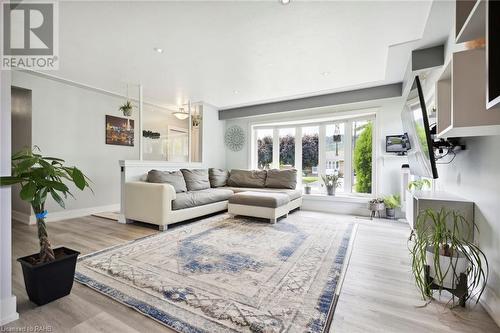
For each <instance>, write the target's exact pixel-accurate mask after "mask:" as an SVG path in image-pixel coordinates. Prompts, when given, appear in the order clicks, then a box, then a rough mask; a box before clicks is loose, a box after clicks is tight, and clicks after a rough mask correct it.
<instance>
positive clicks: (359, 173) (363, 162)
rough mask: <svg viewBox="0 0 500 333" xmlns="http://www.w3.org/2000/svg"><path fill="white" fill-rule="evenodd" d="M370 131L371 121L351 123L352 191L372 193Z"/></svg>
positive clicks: (371, 127) (371, 145)
mask: <svg viewBox="0 0 500 333" xmlns="http://www.w3.org/2000/svg"><path fill="white" fill-rule="evenodd" d="M372 129H373V124H372V122H371V121H367V120H361V121H353V122H352V145H353V146H352V148H353V153H352V165H353V173H352V191H353V192H357V193H372V147H373V144H372Z"/></svg>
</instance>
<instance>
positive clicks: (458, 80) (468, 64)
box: [436, 48, 500, 138]
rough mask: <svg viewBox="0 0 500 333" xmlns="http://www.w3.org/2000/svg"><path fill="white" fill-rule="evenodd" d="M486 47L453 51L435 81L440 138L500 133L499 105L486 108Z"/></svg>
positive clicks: (438, 133)
mask: <svg viewBox="0 0 500 333" xmlns="http://www.w3.org/2000/svg"><path fill="white" fill-rule="evenodd" d="M485 98H486V54H485V50H484V49H483V48H480V49H473V50H466V51H461V52H456V53H453V54H452V56H451V59H450V61H449V63H448V64H447V66H446V68H445V70H444V71H443V73H442V75H441V77H440V78H439V80H438V81H437V83H436V109H437V135H438V137H444V138H449V137H467V136H484V135H498V134H500V106H499V107H498V108H496V109H489V110H488V109H486V102H485V101H486V100H485Z"/></svg>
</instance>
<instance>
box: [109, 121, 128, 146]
mask: <svg viewBox="0 0 500 333" xmlns="http://www.w3.org/2000/svg"><path fill="white" fill-rule="evenodd" d="M106 144H107V145H117V146H129V147H133V146H134V120H133V119H129V118H122V117H115V116H110V115H106Z"/></svg>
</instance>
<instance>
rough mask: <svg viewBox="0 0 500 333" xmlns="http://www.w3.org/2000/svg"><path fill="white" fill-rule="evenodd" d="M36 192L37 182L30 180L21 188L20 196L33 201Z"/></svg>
mask: <svg viewBox="0 0 500 333" xmlns="http://www.w3.org/2000/svg"><path fill="white" fill-rule="evenodd" d="M35 193H36V184H35V183H34V182H29V183H27V184H26V185H24V186H23V187H22V188H21V192H20V193H19V196H20V197H21V199H22V200H24V201H28V202H31V201H33V197H34V196H35Z"/></svg>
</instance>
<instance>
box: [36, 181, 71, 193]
mask: <svg viewBox="0 0 500 333" xmlns="http://www.w3.org/2000/svg"><path fill="white" fill-rule="evenodd" d="M39 183H40V184H42V185H43V186H47V187H50V188H52V189H54V190H57V191H61V192H67V191H68V187H67V186H66V185H65V184H64V183H62V182H57V181H52V180H45V179H40V180H39Z"/></svg>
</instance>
